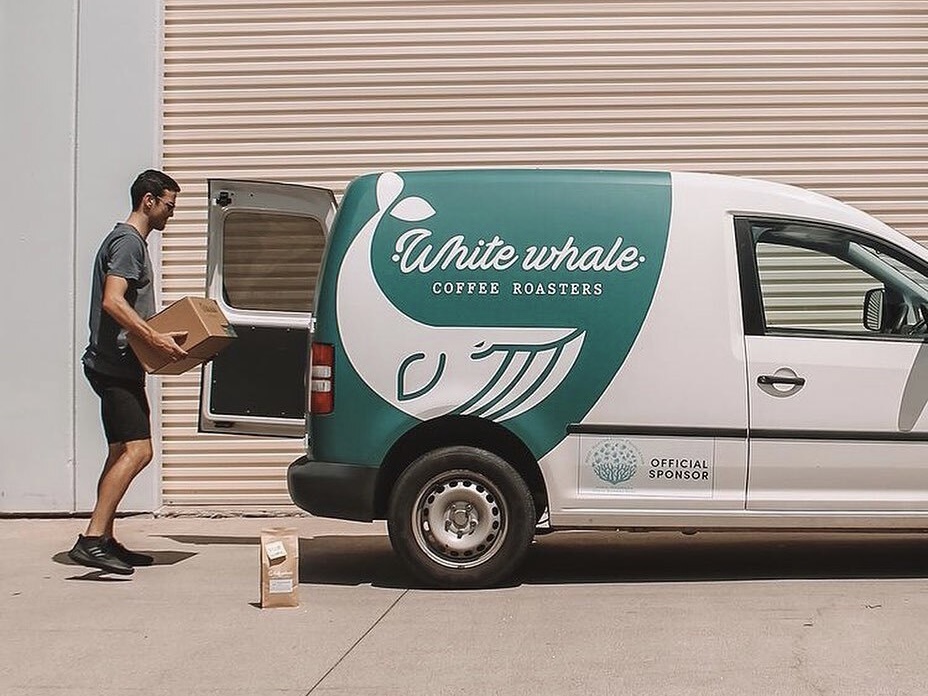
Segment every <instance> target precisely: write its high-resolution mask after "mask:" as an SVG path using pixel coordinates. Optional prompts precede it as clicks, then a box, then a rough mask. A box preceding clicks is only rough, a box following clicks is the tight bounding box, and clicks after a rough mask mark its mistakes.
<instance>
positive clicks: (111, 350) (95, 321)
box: [82, 222, 155, 380]
mask: <svg viewBox="0 0 928 696" xmlns="http://www.w3.org/2000/svg"><path fill="white" fill-rule="evenodd" d="M108 275H115V276H119V277H120V278H125V279H126V280H127V281H129V289H128V290H127V291H126V301H127V302H128V303H129V304H130V305H131V306H132V308H133V309H134V310H135V311H136V312H137V313H138V314H139V316H140V317H142V319H148V318H149V317H150V316H151V315H152V314H154V313H155V294H154V289H153V287H152V271H151V261H150V259H149V257H148V245H147V244H146V243H145V240H144V239H142V235H140V234H139V233H138V231H137V230H136V229H135V228H134V227H132V225H128V224H126V223H124V222H120V223H117V225H116V227H114V228H113V231H112V232H110V233H109V235H107V237H106V239H104V240H103V244H101V245H100V250H99V251H98V252H97V257H96V259H95V261H94V264H93V283H92V286H91V290H90V344H89V345H88V346H87V350H85V351H84V357H83V358H82V362H83V363H84V365H85V366H86V367H89V368H90V369H91V370H94V371H95V372H101V373H103V374H105V375H110V376H112V377H124V378H126V379H138V380H142V379H144V377H145V371H144V370H143V369H142V366H141V365H140V364H139V361H138V359H137V358H136V357H135V353H133V352H132V349H131V348H130V347H129V343H128V340H127V338H126V330H125V329H123V328H122V327H121V326H120V325H119V324H118V323H117V322H116V320H115V319H113V317H111V316H110V315H109V314H107V313H106V312H105V311H103V285H104V283H105V282H106V276H108Z"/></svg>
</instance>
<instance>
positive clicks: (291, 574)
mask: <svg viewBox="0 0 928 696" xmlns="http://www.w3.org/2000/svg"><path fill="white" fill-rule="evenodd" d="M299 590H300V540H299V537H298V536H297V531H296V529H293V528H289V527H286V528H285V527H278V528H274V529H265V530H262V532H261V608H262V609H263V608H265V607H298V606H299V605H300V596H299Z"/></svg>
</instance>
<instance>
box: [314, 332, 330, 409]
mask: <svg viewBox="0 0 928 696" xmlns="http://www.w3.org/2000/svg"><path fill="white" fill-rule="evenodd" d="M310 365H311V370H312V372H311V373H310V378H309V411H310V413H315V414H318V413H332V411H333V410H334V408H335V378H334V376H333V374H332V370H333V368H334V367H335V348H334V347H333V346H332V345H330V344H328V343H315V342H314V343H313V345H312V354H311V362H310Z"/></svg>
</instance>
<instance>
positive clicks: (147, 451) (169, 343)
mask: <svg viewBox="0 0 928 696" xmlns="http://www.w3.org/2000/svg"><path fill="white" fill-rule="evenodd" d="M179 192H180V186H178V185H177V182H176V181H174V179H172V178H171V177H169V176H168V175H167V174H164V173H162V172H159V171H156V170H153V169H149V170H147V171H144V172H142V173H141V174H139V176H138V177H137V178H136V180H135V182H134V183H133V184H132V187H131V190H130V193H131V197H132V213H131V214H130V215H129V217H128V218H127V219H126V221H125V222H121V223H118V224H117V225H116V227H114V228H113V231H112V232H110V233H109V235H108V236H107V237H106V239H104V240H103V244H102V245H101V246H100V250H99V251H98V252H97V256H96V260H95V261H94V267H93V285H92V288H91V296H90V344H89V345H88V346H87V350H86V351H85V352H84V356H83V358H82V362H83V364H84V374H85V375H86V376H87V380H88V381H89V382H90V386H91V387H92V388H93V390H94V392H96V394H97V395H98V396H99V397H100V402H101V414H102V418H103V430H104V432H105V433H106V441H107V443H108V446H109V451H108V454H107V457H106V462H105V463H104V465H103V473H102V474H101V475H100V481H99V483H98V484H97V502H96V505H95V506H94V509H93V515H92V516H91V518H90V523H89V524H88V525H87V531H86V532H85V533H84V534H82V535H79V536H78V538H77V543H75V544H74V548H72V549H71V551H70V552H69V553H68V556H70V558H71V560H73V561H75V562H77V563H79V564H81V565H85V566H89V567H92V568H99V569H100V570H104V571H107V572H110V573H120V574H123V575H131V574H132V573H133V572H134V566H140V565H151V564H152V562H153V560H154V559H153V558H152V557H151V556H147V555H144V554H140V553H135V552H133V551H129V550H128V549H127V548H125V547H124V546H123V545H122V544H120V543H119V542H118V541H116V539H115V537H114V536H113V521H114V520H115V518H116V509H117V507H118V506H119V502H120V501H121V500H122V498H123V496H124V495H125V493H126V490H127V489H128V488H129V484H130V483H131V482H132V480H133V479H134V478H135V477H136V476H137V475H138V474H139V472H141V471H142V469H144V468H145V466H146V465H148V463H149V462H150V461H151V457H152V445H151V424H150V422H149V415H150V409H149V405H148V398H147V396H146V394H145V372H144V370H143V369H142V366H141V365H140V364H139V361H138V359H137V358H136V357H135V354H134V353H133V352H132V350H131V348H130V347H129V344H128V342H127V335H128V334H134V335H135V336H137V337H139V338H141V339H142V340H144V341H145V342H146V343H148V344H149V345H151V346H152V347H153V348H155V349H156V350H158V351H160V352H161V353H163V354H164V355H165V356H167V357H169V358H170V359H172V360H179V359H181V358H183V357H185V356H186V355H187V353H186V351H185V350H184V349H183V348H181V347H180V346H179V345H178V343H177V340H175V339H178V340H183V337H184V336H185V334H184V332H180V333H172V334H162V333H158V332H157V331H154V330H153V329H152V328H151V327H150V326H149V325H148V324H147V323H146V321H145V319H148V318H149V317H151V315H152V314H154V313H155V299H154V288H153V285H152V270H151V261H150V259H149V256H148V242H147V240H148V235H149V234H150V233H151V231H152V230H163V229H164V226H165V225H166V224H167V222H168V220H169V219H170V218H171V216H172V215H174V205H175V204H176V200H177V194H178V193H179Z"/></svg>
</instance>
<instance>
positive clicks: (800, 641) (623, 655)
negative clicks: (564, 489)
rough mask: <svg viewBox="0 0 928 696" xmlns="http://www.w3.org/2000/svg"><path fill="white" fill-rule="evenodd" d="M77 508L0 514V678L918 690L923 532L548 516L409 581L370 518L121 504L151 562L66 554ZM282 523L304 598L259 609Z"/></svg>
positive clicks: (240, 685)
mask: <svg viewBox="0 0 928 696" xmlns="http://www.w3.org/2000/svg"><path fill="white" fill-rule="evenodd" d="M85 524H86V521H85V520H80V519H54V520H49V519H0V554H2V555H0V557H2V558H3V561H2V562H0V632H2V635H3V641H2V643H0V645H2V647H0V694H3V696H26V695H30V696H31V695H33V694H49V695H54V696H58V695H61V696H91V695H93V696H108V695H110V694H112V695H116V694H119V695H124V694H130V695H146V696H147V695H148V694H185V695H190V696H201V695H202V696H205V695H207V694H209V695H218V694H223V695H238V694H248V695H263V694H269V695H270V694H273V695H283V696H289V695H294V696H297V695H298V696H304V695H308V694H314V695H322V694H327V695H329V694H346V695H347V694H351V695H354V694H377V695H378V696H382V695H385V694H403V695H404V696H405V695H410V694H430V695H431V694H449V695H450V694H461V695H464V694H467V695H468V696H471V695H475V694H477V695H480V694H520V695H521V694H584V695H586V694H635V695H650V694H655V695H658V694H659V695H662V696H663V695H670V696H672V695H676V694H681V695H682V694H712V695H713V696H723V695H726V694H731V695H733V696H734V695H738V696H743V695H746V694H752V695H753V694H763V695H765V696H766V695H775V694H784V695H785V694H789V695H792V694H797V695H806V694H808V695H809V696H813V695H820V694H851V695H854V696H858V695H868V694H887V695H890V694H891V695H894V696H896V695H900V694H912V695H913V696H914V695H916V694H917V695H919V696H923V695H924V694H925V693H928V640H926V637H925V636H926V631H928V629H926V626H928V592H926V588H928V581H926V580H928V554H926V551H928V537H922V536H916V535H900V536H891V535H883V534H880V535H836V534H825V535H822V534H816V535H798V534H788V535H786V534H783V535H778V534H727V533H726V534H718V533H715V534H698V535H695V536H684V535H680V534H671V533H648V534H634V533H615V532H585V533H579V532H570V533H568V532H564V533H555V534H549V535H546V536H543V537H539V538H538V539H537V540H536V542H535V544H534V545H533V548H532V549H531V551H530V554H529V557H528V560H527V562H526V564H525V566H524V567H523V568H522V570H521V571H520V573H519V574H518V576H517V577H516V578H514V579H513V581H512V582H511V583H510V584H509V585H507V586H505V587H500V588H496V589H491V590H471V591H440V590H433V589H428V588H424V587H422V586H420V585H418V584H417V583H416V582H415V580H414V579H413V578H412V577H411V576H410V575H409V574H408V572H407V571H406V570H405V569H404V568H403V567H402V566H401V565H400V563H399V561H398V560H397V558H396V557H395V556H394V554H393V552H392V550H391V548H390V544H389V541H388V540H387V538H386V535H385V530H384V527H383V525H382V524H376V523H375V524H358V523H347V522H345V523H342V522H334V521H329V520H321V519H315V518H311V517H294V518H269V519H267V518H255V517H240V518H220V519H210V518H199V517H179V518H175V517H153V516H139V517H130V518H125V519H121V520H119V521H118V522H117V536H118V537H120V538H121V540H122V541H123V542H124V543H125V544H126V545H127V546H129V547H130V548H133V549H137V550H141V551H147V552H149V553H152V554H153V555H154V556H155V565H154V566H153V567H149V568H139V569H138V570H137V571H136V573H135V574H134V575H133V576H131V577H128V578H124V577H120V576H114V575H105V574H101V573H98V572H96V571H92V570H89V569H86V568H82V567H79V566H75V565H72V564H71V562H70V561H69V559H68V558H67V555H66V554H67V551H68V549H69V548H70V546H71V545H72V543H73V542H74V539H75V538H76V535H77V533H78V532H79V531H82V530H83V528H84V526H85ZM280 526H293V527H296V528H297V530H298V532H299V536H300V554H301V556H300V587H299V593H300V606H299V607H296V608H280V609H261V608H260V604H259V578H260V565H259V554H258V548H259V546H258V537H259V534H260V532H261V530H262V529H266V528H270V527H280Z"/></svg>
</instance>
